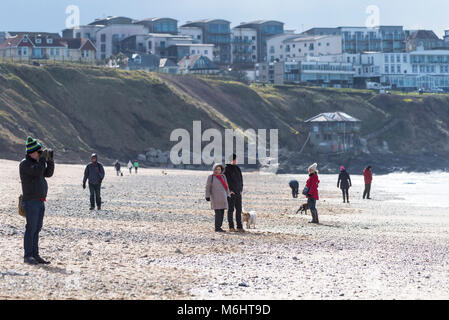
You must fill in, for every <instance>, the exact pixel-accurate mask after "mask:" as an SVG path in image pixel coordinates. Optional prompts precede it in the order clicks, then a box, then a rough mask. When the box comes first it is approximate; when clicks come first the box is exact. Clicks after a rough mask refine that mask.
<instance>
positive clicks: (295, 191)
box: [288, 180, 299, 198]
mask: <svg viewBox="0 0 449 320" xmlns="http://www.w3.org/2000/svg"><path fill="white" fill-rule="evenodd" d="M288 185H289V186H290V188H291V189H292V196H293V198H298V193H299V183H298V181H297V180H291V181H290V182H289V183H288Z"/></svg>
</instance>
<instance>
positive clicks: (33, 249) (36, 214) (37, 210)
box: [22, 200, 45, 258]
mask: <svg viewBox="0 0 449 320" xmlns="http://www.w3.org/2000/svg"><path fill="white" fill-rule="evenodd" d="M22 206H23V208H24V209H25V213H26V227H25V236H24V239H23V247H24V250H25V258H30V257H38V256H39V232H40V231H41V229H42V225H43V222H44V213H45V204H44V202H42V201H41V200H28V201H23V203H22Z"/></svg>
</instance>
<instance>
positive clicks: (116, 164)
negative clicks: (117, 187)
mask: <svg viewBox="0 0 449 320" xmlns="http://www.w3.org/2000/svg"><path fill="white" fill-rule="evenodd" d="M114 167H115V171H116V172H117V175H118V176H120V173H121V171H120V169H121V165H120V162H118V160H117V161H116V162H115V165H114Z"/></svg>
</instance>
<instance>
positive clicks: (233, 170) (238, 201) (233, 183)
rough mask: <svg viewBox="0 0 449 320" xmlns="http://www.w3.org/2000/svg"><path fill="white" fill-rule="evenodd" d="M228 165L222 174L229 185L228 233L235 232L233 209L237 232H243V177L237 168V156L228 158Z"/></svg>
mask: <svg viewBox="0 0 449 320" xmlns="http://www.w3.org/2000/svg"><path fill="white" fill-rule="evenodd" d="M229 162H230V163H229V164H227V165H226V168H225V171H224V174H225V176H226V179H227V180H228V183H229V190H230V192H231V197H230V198H229V199H228V202H229V204H228V206H229V209H228V223H229V231H231V232H235V231H236V230H235V228H234V209H235V220H236V222H237V231H238V232H245V230H244V229H243V224H242V192H243V176H242V171H241V170H240V168H239V167H238V166H237V155H236V154H233V155H231V156H230V157H229Z"/></svg>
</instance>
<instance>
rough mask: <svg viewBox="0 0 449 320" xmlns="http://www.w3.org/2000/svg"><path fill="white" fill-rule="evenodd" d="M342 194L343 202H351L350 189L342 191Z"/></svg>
mask: <svg viewBox="0 0 449 320" xmlns="http://www.w3.org/2000/svg"><path fill="white" fill-rule="evenodd" d="M341 192H342V193H343V202H345V201H348V202H349V189H341Z"/></svg>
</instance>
